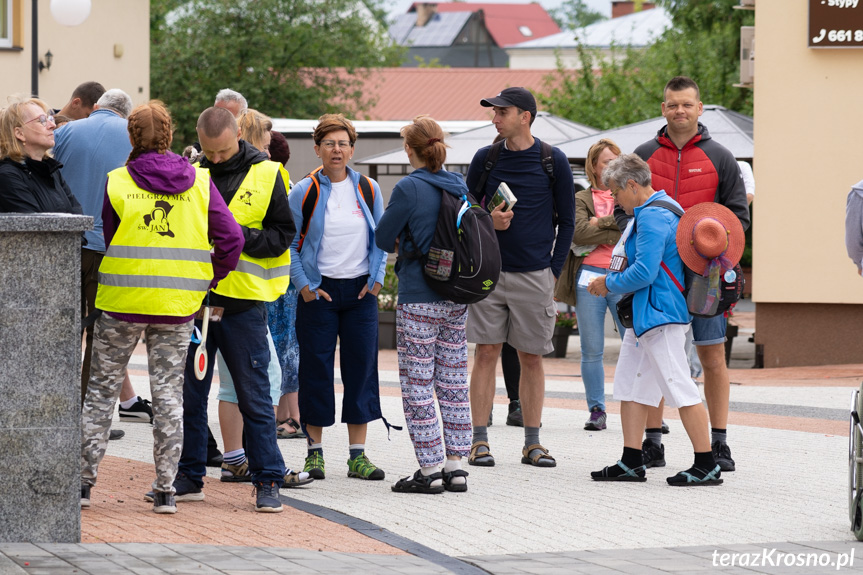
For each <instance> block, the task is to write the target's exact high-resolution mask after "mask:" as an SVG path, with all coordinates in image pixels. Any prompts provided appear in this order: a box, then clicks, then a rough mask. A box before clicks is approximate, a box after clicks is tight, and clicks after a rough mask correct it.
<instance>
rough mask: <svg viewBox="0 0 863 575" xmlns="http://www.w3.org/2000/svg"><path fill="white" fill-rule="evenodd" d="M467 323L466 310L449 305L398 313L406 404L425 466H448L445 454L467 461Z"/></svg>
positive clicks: (408, 306)
mask: <svg viewBox="0 0 863 575" xmlns="http://www.w3.org/2000/svg"><path fill="white" fill-rule="evenodd" d="M466 319H467V306H466V305H460V304H454V303H452V302H449V301H439V302H433V303H416V304H414V303H407V304H399V305H398V307H397V308H396V332H397V342H398V343H397V347H398V355H399V381H400V382H401V387H402V405H403V407H404V411H405V420H406V422H407V426H408V431H409V433H410V437H411V441H412V442H413V444H414V451H415V452H416V456H417V460H418V461H419V464H420V467H431V466H433V465H441V464H443V462H444V454H446V455H457V456H459V457H467V456H468V454H469V452H470V445H471V440H472V438H473V430H472V428H471V419H470V398H469V395H468V380H467V339H466V337H465V320H466ZM435 395H436V396H437V400H438V402H439V403H440V414H441V419H442V420H443V442H442V441H441V430H440V423H439V422H438V418H437V413H436V412H435Z"/></svg>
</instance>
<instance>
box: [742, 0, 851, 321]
mask: <svg viewBox="0 0 863 575" xmlns="http://www.w3.org/2000/svg"><path fill="white" fill-rule="evenodd" d="M807 26H808V3H807V2H806V0H757V3H756V11H755V112H754V115H755V154H754V155H755V158H754V161H755V180H756V182H757V192H756V199H755V206H754V209H755V225H754V227H753V236H754V237H753V258H754V260H753V273H754V278H753V289H754V292H753V299H754V300H755V301H756V302H759V303H762V302H764V303H767V302H770V303H831V304H837V303H854V304H859V303H863V280H861V278H860V277H859V276H858V275H857V268H856V267H855V265H854V264H853V263H852V262H851V260H850V259H849V258H848V256H847V254H846V252H845V241H844V240H845V236H844V233H845V232H844V223H845V198H846V196H847V195H848V192H849V190H850V189H851V186H852V185H854V184H855V183H857V182H859V181H860V180H863V107H861V100H863V97H861V95H863V48H858V49H853V48H848V49H835V48H834V49H812V48H808V47H807V44H808V42H807V35H808V29H807Z"/></svg>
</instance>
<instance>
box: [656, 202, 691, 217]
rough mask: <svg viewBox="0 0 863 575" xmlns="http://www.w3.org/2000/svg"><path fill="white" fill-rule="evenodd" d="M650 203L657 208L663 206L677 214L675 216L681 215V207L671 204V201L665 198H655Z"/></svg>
mask: <svg viewBox="0 0 863 575" xmlns="http://www.w3.org/2000/svg"><path fill="white" fill-rule="evenodd" d="M650 205H651V206H656V207H657V208H665V209H666V210H668V211H669V212H672V213H674V214H677V217H683V209H681V208H680V207H678V206H677V205H675V204H672V203H671V202H666V201H665V200H656V201H655V202H653V203H651V204H650Z"/></svg>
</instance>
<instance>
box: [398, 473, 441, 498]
mask: <svg viewBox="0 0 863 575" xmlns="http://www.w3.org/2000/svg"><path fill="white" fill-rule="evenodd" d="M437 480H441V481H442V480H443V476H442V475H441V472H440V471H438V472H437V473H432V474H431V475H423V472H422V471H420V470H419V469H418V470H417V471H416V472H414V475H413V477H403V478H402V479H399V480H398V481H396V484H395V485H393V486H392V490H393V491H395V492H396V493H443V490H444V486H443V485H437V486H434V485H432V483H433V482H434V481H437Z"/></svg>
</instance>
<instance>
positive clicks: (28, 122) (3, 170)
mask: <svg viewBox="0 0 863 575" xmlns="http://www.w3.org/2000/svg"><path fill="white" fill-rule="evenodd" d="M55 128H56V125H55V124H54V117H53V116H52V115H51V113H50V110H49V109H48V106H47V105H46V104H45V102H43V101H42V100H37V99H36V98H22V99H17V100H15V101H13V102H12V103H10V104H9V106H8V107H7V108H6V109H5V110H3V111H2V112H0V212H17V213H35V212H60V213H70V214H81V213H82V211H81V204H79V203H78V200H76V199H75V196H73V195H72V192H71V190H69V186H68V185H67V184H66V181H65V180H64V179H63V176H62V175H61V174H60V168H61V167H62V164H61V163H60V162H58V161H57V160H55V159H54V158H52V157H51V156H50V155H48V150H50V149H51V148H53V147H54V129H55Z"/></svg>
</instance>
